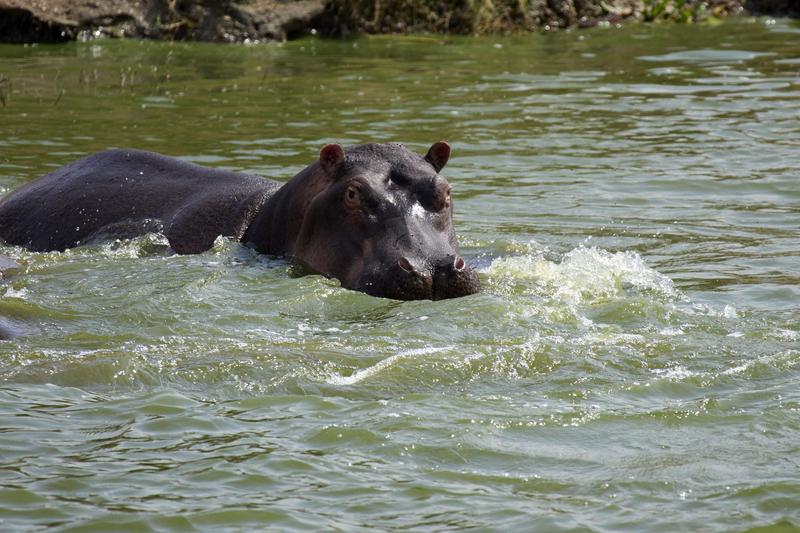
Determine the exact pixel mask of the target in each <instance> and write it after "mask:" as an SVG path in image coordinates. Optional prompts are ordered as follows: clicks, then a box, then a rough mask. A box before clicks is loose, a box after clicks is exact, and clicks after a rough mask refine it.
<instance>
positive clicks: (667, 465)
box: [0, 19, 800, 531]
mask: <svg viewBox="0 0 800 533" xmlns="http://www.w3.org/2000/svg"><path fill="white" fill-rule="evenodd" d="M0 79H2V80H5V81H2V82H0V96H2V98H0V100H2V101H3V102H4V105H3V106H2V107H0V118H1V119H2V120H1V121H0V189H2V192H3V193H4V192H6V191H8V190H11V189H13V188H15V187H18V186H20V185H22V184H23V183H26V182H28V181H30V180H33V179H35V178H36V177H38V176H40V175H42V174H44V173H46V172H48V171H49V170H51V169H53V168H56V167H58V166H60V165H62V164H65V163H67V162H69V161H72V160H74V159H76V158H78V157H80V156H82V155H85V154H87V153H90V152H94V151H98V150H101V149H105V148H107V147H111V146H130V147H137V148H143V149H150V150H156V151H160V152H164V153H167V154H170V155H174V156H179V157H182V158H184V159H187V160H189V161H194V162H198V163H202V164H207V165H212V166H218V167H224V168H230V169H236V170H246V171H248V172H254V173H259V174H261V175H264V176H266V177H269V178H274V179H279V180H285V179H287V178H288V177H290V176H292V175H293V174H294V173H295V172H297V171H299V170H300V169H301V168H302V167H303V166H305V165H306V164H308V163H309V162H311V161H312V160H313V158H314V157H316V154H317V153H318V150H319V148H320V147H321V146H322V145H324V144H325V143H327V142H331V141H338V142H342V143H345V144H350V143H359V142H368V141H382V142H386V141H400V142H403V143H405V144H407V145H408V146H410V147H412V148H414V149H416V150H418V151H420V152H424V150H426V149H427V147H428V146H429V145H430V144H431V143H432V142H434V141H436V140H439V139H448V140H449V141H450V142H451V143H452V145H453V157H452V159H451V162H450V164H449V165H448V167H447V168H446V169H445V172H444V174H445V175H446V176H447V177H448V178H449V179H450V181H451V183H452V184H453V188H454V198H455V203H456V225H457V229H458V231H459V235H460V237H461V241H462V248H463V250H462V251H463V254H464V256H465V257H466V258H467V259H468V260H469V261H470V263H471V264H473V265H475V266H476V267H477V268H478V269H479V271H480V276H481V279H482V282H483V285H484V287H485V290H484V292H483V293H481V294H479V295H475V296H470V297H467V298H463V299H457V300H448V301H439V302H426V301H420V302H403V303H401V302H395V301H389V300H382V299H377V298H372V297H369V296H366V295H363V294H359V293H355V292H350V291H346V290H342V289H341V288H340V287H339V286H338V283H337V282H335V281H331V280H326V279H323V278H321V277H319V276H306V277H296V276H295V275H294V272H293V269H292V266H291V265H290V264H288V263H286V262H284V261H282V260H279V259H269V258H265V257H259V256H256V255H254V254H253V253H252V252H251V251H249V250H248V249H246V248H243V247H242V246H240V245H238V244H236V243H232V242H229V241H226V240H223V239H220V240H219V241H218V242H217V244H216V245H215V247H214V248H213V249H212V250H211V251H209V252H207V253H205V254H202V255H197V256H175V255H173V254H172V253H171V252H170V251H169V249H168V248H167V246H166V245H165V242H164V239H163V237H161V236H158V235H148V236H144V237H141V238H138V239H134V240H131V241H124V242H115V243H106V244H102V245H97V246H92V247H86V248H79V249H75V250H70V251H67V252H65V253H40V254H36V253H31V252H28V251H25V250H22V249H18V248H12V247H0V254H5V255H9V256H12V257H14V258H15V259H16V260H17V261H18V262H19V263H20V264H21V269H20V271H19V273H18V274H17V275H16V276H14V277H11V278H9V279H7V280H3V281H2V282H0V316H2V317H4V319H5V320H6V321H10V322H12V323H13V324H14V325H15V327H17V328H19V329H22V330H24V331H25V332H26V333H27V335H26V336H23V337H21V338H18V339H16V340H14V341H9V342H0V377H1V378H0V379H2V385H0V480H2V483H1V484H0V485H2V488H0V529H3V530H7V531H21V530H39V529H44V528H46V527H57V528H60V529H61V530H64V531H123V530H131V531H143V530H154V531H185V530H209V531H225V530H228V531H250V530H254V529H256V530H258V529H262V530H302V529H310V530H319V529H325V530H337V529H338V530H344V531H375V530H399V529H404V530H405V529H411V530H434V531H449V530H459V531H460V530H466V529H470V528H474V529H483V530H509V531H519V530H528V531H557V530H583V531H619V530H632V531H642V530H648V531H721V530H727V531H739V530H748V529H751V528H758V527H766V528H767V529H759V531H764V530H775V531H787V530H795V529H796V528H798V527H800V504H799V503H798V502H800V444H798V443H800V416H798V415H799V414H800V413H799V411H800V393H798V386H797V384H798V382H800V326H799V325H798V316H799V315H798V310H800V267H798V258H799V257H798V256H800V252H798V250H800V192H798V191H800V189H798V186H797V178H798V174H797V173H798V167H800V165H799V164H800V156H799V155H798V154H799V153H800V151H799V149H800V120H798V119H799V118H800V25H799V24H798V23H797V22H791V21H784V20H778V21H772V20H765V19H759V20H754V21H753V20H740V21H734V22H731V23H726V24H724V25H721V26H668V27H667V26H665V27H659V26H656V27H644V26H630V27H626V28H622V29H616V28H608V29H602V28H600V29H596V30H591V31H578V32H564V33H557V34H546V35H531V36H525V37H506V38H500V37H494V38H480V39H473V38H449V37H447V38H446V37H405V38H404V37H374V38H369V39H361V40H356V41H345V42H337V41H334V42H331V41H323V40H315V39H306V40H301V41H297V42H291V43H287V44H284V45H278V44H267V45H257V46H250V47H242V46H216V45H204V44H169V43H151V42H119V41H93V42H86V43H73V44H67V45H61V46H37V47H20V46H1V47H0Z"/></svg>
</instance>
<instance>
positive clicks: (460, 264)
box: [453, 256, 467, 272]
mask: <svg viewBox="0 0 800 533" xmlns="http://www.w3.org/2000/svg"><path fill="white" fill-rule="evenodd" d="M465 266H467V265H466V263H464V260H463V259H462V258H460V257H458V256H456V260H455V261H453V268H455V269H456V272H461V271H462V270H464V267H465Z"/></svg>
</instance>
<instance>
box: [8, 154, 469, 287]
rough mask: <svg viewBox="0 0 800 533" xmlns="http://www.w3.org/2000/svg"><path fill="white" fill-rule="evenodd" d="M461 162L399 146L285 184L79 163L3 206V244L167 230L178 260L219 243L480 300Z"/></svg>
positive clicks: (348, 283) (163, 166) (152, 157)
mask: <svg viewBox="0 0 800 533" xmlns="http://www.w3.org/2000/svg"><path fill="white" fill-rule="evenodd" d="M449 155H450V147H449V146H448V145H447V143H444V142H439V143H435V144H434V145H433V146H432V147H431V149H430V150H429V151H428V153H427V154H426V155H425V156H424V157H423V156H420V155H417V154H414V153H412V152H409V151H408V150H406V149H405V147H403V146H402V145H399V144H367V145H362V146H354V147H350V148H348V149H347V150H344V149H343V148H342V147H341V146H339V145H336V144H329V145H327V146H325V147H324V148H323V149H322V150H321V152H320V158H319V160H318V161H316V162H314V163H313V164H311V165H309V166H308V167H306V168H305V169H304V170H303V171H301V172H300V173H299V174H298V175H297V176H295V177H294V178H292V179H291V180H290V181H289V182H287V183H286V184H284V185H281V184H280V183H277V182H274V181H271V180H267V179H264V178H261V177H258V176H254V175H249V174H243V173H238V172H230V171H226V170H218V169H210V168H205V167H201V166H198V165H194V164H191V163H187V162H184V161H181V160H178V159H175V158H172V157H167V156H163V155H158V154H154V153H149V152H143V151H138V150H125V149H115V150H108V151H105V152H101V153H98V154H94V155H91V156H88V157H86V158H84V159H81V160H79V161H76V162H73V163H70V164H68V165H66V166H64V167H62V168H60V169H58V170H56V171H54V172H52V173H50V174H48V175H46V176H44V177H42V178H40V179H38V180H36V181H34V182H32V183H30V184H28V185H26V186H24V187H23V188H21V189H19V190H17V191H15V192H13V193H11V194H10V195H8V196H7V197H6V198H4V199H3V200H2V201H0V238H1V239H3V240H4V241H5V242H6V243H7V244H11V245H18V246H24V247H27V248H29V249H31V250H35V251H50V250H59V251H61V250H65V249H67V248H71V247H74V246H79V245H82V244H87V243H91V242H96V241H98V240H102V239H108V238H120V237H132V236H135V235H140V234H142V233H146V232H149V231H160V232H163V234H164V235H165V236H166V237H167V239H168V240H169V243H170V246H171V247H172V248H173V249H174V250H175V251H176V252H178V253H182V254H191V253H200V252H203V251H205V250H208V249H209V248H210V247H211V246H212V245H213V242H214V240H215V238H216V237H217V236H219V235H223V236H228V237H232V238H234V239H236V240H239V241H241V242H243V243H244V244H246V245H248V246H251V247H253V248H255V249H256V250H257V251H259V252H261V253H266V254H271V255H276V256H288V257H291V258H294V259H296V260H298V261H300V262H301V263H303V264H304V265H306V266H307V267H309V268H310V269H312V270H314V271H316V272H319V273H321V274H324V275H326V276H329V277H334V278H337V279H339V280H340V281H341V283H342V286H344V287H346V288H349V289H354V290H359V291H363V292H366V293H368V294H372V295H375V296H383V297H388V298H395V299H403V300H409V299H442V298H452V297H457V296H464V295H467V294H472V293H474V292H477V291H478V290H479V283H478V279H477V275H476V274H475V272H474V271H473V270H472V269H470V268H469V267H468V266H467V265H466V264H465V262H464V260H463V259H462V258H460V257H459V255H458V241H457V238H456V235H455V231H454V230H453V225H452V202H451V199H450V186H449V184H448V183H447V181H446V180H445V179H444V178H443V177H442V176H440V175H439V171H440V170H441V168H442V167H443V166H444V165H445V163H446V162H447V160H448V158H449Z"/></svg>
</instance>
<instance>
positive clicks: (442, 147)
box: [425, 141, 450, 172]
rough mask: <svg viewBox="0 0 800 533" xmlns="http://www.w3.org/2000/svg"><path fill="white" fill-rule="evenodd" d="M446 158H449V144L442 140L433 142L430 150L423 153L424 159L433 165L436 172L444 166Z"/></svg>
mask: <svg viewBox="0 0 800 533" xmlns="http://www.w3.org/2000/svg"><path fill="white" fill-rule="evenodd" d="M448 159H450V145H449V144H447V143H446V142H444V141H439V142H438V143H434V144H433V146H431V148H430V150H428V153H427V154H425V160H426V161H427V162H428V163H430V164H431V165H433V168H435V169H436V172H439V171H440V170H442V169H443V168H444V166H445V165H446V164H447V160H448Z"/></svg>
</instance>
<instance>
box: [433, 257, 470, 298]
mask: <svg viewBox="0 0 800 533" xmlns="http://www.w3.org/2000/svg"><path fill="white" fill-rule="evenodd" d="M480 289H481V284H480V281H478V274H476V273H475V271H474V270H473V269H472V268H470V267H469V266H468V265H467V263H466V261H464V259H463V258H462V257H459V256H458V255H453V256H448V257H447V258H446V259H444V260H443V261H441V262H439V263H438V264H437V265H436V266H435V268H434V271H433V299H434V300H445V299H447V298H458V297H460V296H467V295H468V294H475V293H476V292H478V291H480Z"/></svg>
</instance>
